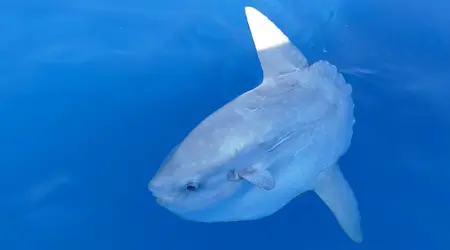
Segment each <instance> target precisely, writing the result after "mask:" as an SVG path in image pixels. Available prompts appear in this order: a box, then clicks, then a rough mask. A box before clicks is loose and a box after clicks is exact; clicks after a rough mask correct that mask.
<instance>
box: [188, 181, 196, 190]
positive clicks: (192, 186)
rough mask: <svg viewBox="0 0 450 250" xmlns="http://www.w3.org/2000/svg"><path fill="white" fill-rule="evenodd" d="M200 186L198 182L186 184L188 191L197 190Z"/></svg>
mask: <svg viewBox="0 0 450 250" xmlns="http://www.w3.org/2000/svg"><path fill="white" fill-rule="evenodd" d="M198 187H199V185H198V183H195V182H189V183H188V184H186V190H188V191H197V189H198Z"/></svg>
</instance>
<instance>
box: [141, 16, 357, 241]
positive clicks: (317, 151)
mask: <svg viewBox="0 0 450 250" xmlns="http://www.w3.org/2000/svg"><path fill="white" fill-rule="evenodd" d="M246 15H247V20H248V23H249V27H250V31H251V33H252V37H253V41H254V44H255V47H256V50H257V52H258V58H259V60H260V63H261V66H262V69H263V74H264V79H263V81H262V83H261V84H260V85H259V86H257V87H255V88H254V89H252V90H249V91H247V92H246V93H244V94H242V95H240V96H239V97H237V98H236V99H234V100H232V101H230V102H229V103H227V104H226V105H224V106H223V107H221V108H220V109H218V110H216V111H215V112H214V113H212V114H211V115H210V116H208V117H207V118H205V119H204V120H203V121H202V122H201V123H200V124H199V125H198V126H197V127H196V128H194V129H193V130H192V131H191V132H190V133H189V135H188V136H187V137H186V138H185V139H184V140H183V141H182V142H181V143H180V144H179V145H178V146H177V147H176V148H175V149H174V150H173V151H172V152H171V154H169V156H168V157H167V159H166V161H165V162H164V163H163V164H162V165H161V167H160V169H159V171H158V172H157V173H156V175H155V176H154V177H153V178H152V180H151V181H150V183H149V189H150V190H151V191H152V193H153V195H154V196H155V197H156V198H157V200H158V202H159V203H160V204H161V205H162V206H164V207H166V208H167V209H169V210H170V211H172V212H173V213H175V214H177V215H179V216H180V217H182V218H184V219H187V220H193V221H199V222H229V221H243V220H255V219H260V218H264V217H266V216H269V215H271V214H273V213H275V212H277V211H279V210H280V209H281V208H283V207H284V206H285V205H286V204H288V203H289V202H290V201H291V200H292V199H294V198H295V197H297V196H299V195H300V194H302V193H304V192H307V191H314V192H316V193H317V194H318V196H319V197H320V198H321V199H322V200H323V201H324V202H325V204H327V206H328V207H329V208H330V210H331V211H332V212H333V214H334V215H335V217H336V219H337V220H338V222H339V224H340V225H341V227H342V228H343V230H344V231H345V232H346V233H347V235H348V236H349V237H350V238H351V239H353V240H354V241H356V242H360V241H362V231H361V227H360V215H359V209H358V204H357V201H356V198H355V196H354V194H353V191H352V189H351V188H350V186H349V184H348V183H347V181H346V180H345V178H344V176H343V175H342V173H341V171H340V168H339V166H338V164H337V162H338V160H339V158H340V157H341V156H342V155H343V154H344V153H345V152H346V151H347V149H348V148H349V146H350V142H351V138H352V133H353V129H352V127H353V124H354V121H355V119H354V116H353V107H354V104H353V100H352V98H351V93H352V88H351V86H350V85H349V84H347V83H346V82H345V79H344V78H343V76H342V75H341V74H340V73H339V72H338V70H337V68H336V67H335V66H333V65H332V64H330V63H328V62H326V61H318V62H315V63H313V64H311V65H308V62H307V60H306V58H305V57H304V56H303V54H302V53H301V52H300V51H299V50H298V49H297V48H296V47H295V46H294V45H293V44H292V43H291V42H290V41H289V39H288V38H287V37H286V35H284V33H282V32H281V31H280V30H279V29H278V28H277V27H276V26H275V25H274V24H273V23H272V22H271V21H270V20H269V19H268V18H267V17H265V16H264V15H263V14H262V13H260V12H259V11H257V10H256V9H254V8H251V7H246Z"/></svg>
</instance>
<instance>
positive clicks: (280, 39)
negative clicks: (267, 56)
mask: <svg viewBox="0 0 450 250" xmlns="http://www.w3.org/2000/svg"><path fill="white" fill-rule="evenodd" d="M245 15H246V16H247V22H248V25H249V27H250V31H251V33H252V37H253V42H254V43H255V47H256V50H257V51H262V50H266V49H269V48H274V47H278V46H280V45H283V44H287V43H290V41H289V38H288V37H287V36H286V35H285V34H284V33H283V32H282V31H281V30H280V29H279V28H278V27H277V26H276V25H275V24H274V23H273V22H272V21H270V20H269V18H267V17H266V16H265V15H263V14H262V13H261V12H259V11H258V10H256V9H255V8H253V7H249V6H247V7H245Z"/></svg>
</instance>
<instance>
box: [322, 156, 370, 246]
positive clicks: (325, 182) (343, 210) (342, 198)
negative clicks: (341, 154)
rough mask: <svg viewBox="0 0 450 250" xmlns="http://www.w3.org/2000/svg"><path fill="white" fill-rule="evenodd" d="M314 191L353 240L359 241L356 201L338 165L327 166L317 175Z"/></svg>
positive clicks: (359, 229) (359, 228) (360, 231)
mask: <svg viewBox="0 0 450 250" xmlns="http://www.w3.org/2000/svg"><path fill="white" fill-rule="evenodd" d="M314 191H315V192H316V193H317V195H318V196H319V197H320V198H321V199H322V200H323V202H325V204H327V206H328V207H329V208H330V210H331V211H332V212H333V214H334V216H335V217H336V219H337V221H338V222H339V224H340V226H341V228H342V229H343V230H344V231H345V232H346V233H347V235H348V236H349V237H350V238H351V239H352V240H353V241H355V242H361V241H362V239H363V236H362V230H361V225H360V215H359V210H358V202H357V201H356V198H355V195H354V194H353V191H352V189H351V187H350V185H349V184H348V182H347V181H346V180H345V178H344V176H343V175H342V173H341V170H340V169H339V166H338V165H334V166H332V167H330V168H328V169H327V170H325V171H324V172H323V173H322V174H321V175H320V176H319V177H318V179H317V182H316V185H315V187H314Z"/></svg>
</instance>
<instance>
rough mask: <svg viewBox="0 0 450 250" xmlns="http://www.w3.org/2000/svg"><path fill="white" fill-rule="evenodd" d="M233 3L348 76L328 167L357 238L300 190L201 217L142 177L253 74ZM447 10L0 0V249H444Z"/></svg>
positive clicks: (449, 200) (388, 5)
mask: <svg viewBox="0 0 450 250" xmlns="http://www.w3.org/2000/svg"><path fill="white" fill-rule="evenodd" d="M245 6H253V7H255V8H257V9H258V10H259V11H261V12H262V13H264V14H265V15H267V16H268V17H269V18H270V19H271V20H272V21H273V22H274V23H276V25H277V26H278V27H279V28H280V29H281V30H283V32H284V33H285V34H286V35H287V36H288V37H289V38H290V39H291V41H292V42H293V43H294V44H295V45H296V46H297V47H298V48H299V49H300V50H301V51H302V52H303V53H304V54H305V56H306V58H308V61H309V62H310V63H313V62H315V61H318V60H327V61H329V62H330V63H332V64H334V65H336V67H337V68H338V70H339V71H340V72H341V73H342V74H343V75H344V77H345V79H346V80H347V82H348V83H349V84H351V85H352V88H353V92H352V96H353V100H354V103H355V114H354V115H355V119H356V123H355V124H354V134H353V138H352V143H351V145H350V148H349V150H348V151H347V153H346V154H345V155H344V156H343V157H342V158H341V159H340V161H339V165H340V167H341V168H342V171H343V172H344V175H345V176H346V179H347V180H348V182H349V183H350V185H351V186H352V189H353V191H354V193H355V196H356V198H357V200H358V203H359V209H360V213H361V226H362V230H363V233H364V240H363V241H362V242H361V243H355V242H353V241H351V240H350V239H349V238H348V237H347V236H346V235H345V233H344V232H343V231H342V230H341V228H340V227H339V224H338V223H337V221H336V219H335V218H334V217H333V214H332V213H330V211H329V209H328V208H327V207H326V206H325V205H324V204H323V202H322V201H321V200H320V199H319V198H318V197H317V196H316V195H314V194H313V193H312V192H310V193H306V194H304V195H302V196H300V197H299V198H296V199H294V200H292V202H290V203H289V204H288V205H287V206H286V207H284V208H283V209H281V210H280V211H278V212H277V213H275V214H274V215H272V216H269V217H266V218H263V219H260V220H253V221H246V222H228V223H212V224H207V223H197V222H191V221H186V220H182V219H180V218H179V217H177V216H176V215H174V214H172V213H170V212H169V211H167V210H166V209H164V208H162V207H161V206H159V205H158V203H157V202H156V201H155V199H154V197H153V196H152V195H151V193H150V192H149V190H148V189H147V184H148V182H149V180H150V179H151V178H152V176H154V174H155V173H156V171H157V170H158V168H159V166H160V164H161V163H162V162H163V160H164V159H165V158H166V156H167V155H168V154H169V152H170V151H171V149H172V148H173V147H174V146H175V145H177V144H178V143H179V142H180V141H181V140H182V139H183V138H184V137H185V136H186V135H187V133H189V131H190V130H192V129H193V128H194V127H195V126H196V125H197V124H198V123H199V122H200V121H202V120H203V119H204V118H205V117H206V116H208V115H209V114H211V113H212V112H213V111H215V110H216V109H218V108H220V107H221V106H223V105H224V104H225V103H227V102H228V101H230V100H232V99H234V98H236V97H237V96H239V95H240V94H242V93H244V92H245V91H248V90H250V89H252V88H253V87H255V86H256V85H258V84H259V83H260V82H261V80H262V71H261V66H260V64H259V61H258V57H257V54H256V50H255V47H254V44H253V41H252V37H251V34H250V31H249V27H248V24H247V22H246V17H245V13H244V7H245ZM449 12H450V3H446V2H445V1H440V0H429V1H425V0H417V1H406V0H367V1H357V0H253V1H242V0H228V1H223V0H209V1H206V0H171V1H169V0H168V1H161V0H160V1H155V0H147V1H143V0H129V1H117V0H115V1H103V0H89V1H87V0H76V1H75V0H58V1H56V0H42V1H35V0H28V1H24V0H18V1H15V2H12V1H9V2H5V1H3V2H1V3H0V28H1V29H0V31H1V35H0V55H1V60H0V119H1V120H0V195H1V202H0V249H2V250H3V249H4V250H91V249H92V250H94V249H96V250H97V249H109V250H124V249H127V250H190V249H193V250H207V249H208V250H210V249H214V250H230V249H233V250H235V249H239V250H240V249H243V250H244V249H247V250H248V249H259V250H265V249H267V250H281V249H286V250H287V249H298V250H341V249H342V250H350V249H364V250H369V249H370V250H390V249H395V250H400V249H408V250H416V249H417V250H419V249H420V250H422V249H427V250H435V249H436V250H438V249H439V250H440V249H443V250H444V249H445V250H448V249H450V212H449V211H450V183H449V179H450V33H449V32H448V31H449V30H450V15H448V13H449Z"/></svg>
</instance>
